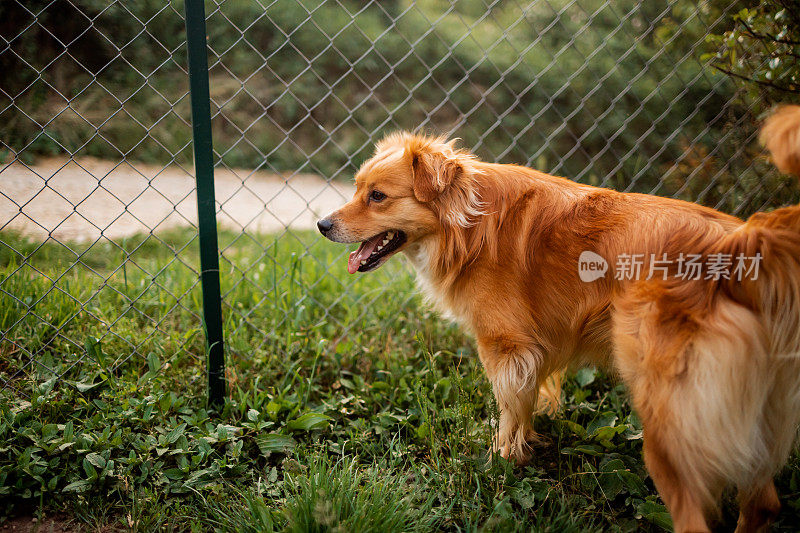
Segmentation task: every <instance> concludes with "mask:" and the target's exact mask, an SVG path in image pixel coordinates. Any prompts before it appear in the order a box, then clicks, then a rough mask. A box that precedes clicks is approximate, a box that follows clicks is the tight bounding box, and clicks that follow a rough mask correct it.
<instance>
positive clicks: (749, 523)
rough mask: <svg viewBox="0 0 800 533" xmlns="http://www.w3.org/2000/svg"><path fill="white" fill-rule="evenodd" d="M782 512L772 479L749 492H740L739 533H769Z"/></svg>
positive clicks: (737, 528)
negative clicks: (772, 524) (773, 522)
mask: <svg viewBox="0 0 800 533" xmlns="http://www.w3.org/2000/svg"><path fill="white" fill-rule="evenodd" d="M780 510H781V502H780V500H778V491H776V490H775V483H774V482H773V481H772V479H769V480H767V481H766V482H764V483H761V484H760V485H756V486H755V487H754V488H752V489H749V490H744V491H742V490H740V491H739V521H738V523H737V524H736V532H737V533H755V532H758V531H767V530H768V529H769V526H770V524H771V523H772V521H773V520H775V517H777V516H778V513H779V512H780Z"/></svg>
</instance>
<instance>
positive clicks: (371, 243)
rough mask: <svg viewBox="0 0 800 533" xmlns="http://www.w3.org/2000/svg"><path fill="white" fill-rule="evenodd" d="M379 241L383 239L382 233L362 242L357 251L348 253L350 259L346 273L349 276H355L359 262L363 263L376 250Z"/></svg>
mask: <svg viewBox="0 0 800 533" xmlns="http://www.w3.org/2000/svg"><path fill="white" fill-rule="evenodd" d="M381 239H383V233H381V234H380V235H376V236H374V237H373V238H371V239H369V240H366V241H364V242H362V243H361V246H359V247H358V250H356V251H355V252H352V253H350V258H349V259H348V260H347V271H348V272H350V273H351V274H355V273H356V272H357V271H358V267H360V266H361V261H364V260H365V259H366V258H367V257H369V256H370V254H372V252H373V251H374V250H375V248H377V246H378V243H379V242H381Z"/></svg>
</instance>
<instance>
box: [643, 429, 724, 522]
mask: <svg viewBox="0 0 800 533" xmlns="http://www.w3.org/2000/svg"><path fill="white" fill-rule="evenodd" d="M679 445H680V444H679V443H678V442H675V441H672V442H670V441H668V440H666V439H664V436H663V435H660V434H659V433H658V432H653V431H650V432H648V431H647V428H646V429H645V433H644V461H645V465H646V466H647V470H648V472H649V473H650V477H651V478H653V482H654V483H655V485H656V488H657V489H658V493H659V495H661V499H663V500H664V503H665V504H666V506H667V509H668V510H669V514H670V515H671V516H672V522H673V526H674V528H675V531H676V532H678V533H682V532H705V531H710V529H709V528H708V524H707V523H706V518H705V513H704V511H703V505H702V503H701V501H700V500H699V499H698V498H697V495H696V491H695V490H694V489H693V487H692V486H691V485H689V484H687V482H686V480H685V479H684V478H683V476H682V475H681V472H680V469H679V468H677V467H676V466H675V464H674V461H675V459H676V458H675V457H674V455H675V454H674V453H672V451H671V450H670V448H671V447H672V446H679Z"/></svg>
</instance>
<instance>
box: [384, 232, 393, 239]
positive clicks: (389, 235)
mask: <svg viewBox="0 0 800 533" xmlns="http://www.w3.org/2000/svg"><path fill="white" fill-rule="evenodd" d="M392 237H394V232H393V231H390V232H389V233H387V234H386V238H387V239H391V238H392Z"/></svg>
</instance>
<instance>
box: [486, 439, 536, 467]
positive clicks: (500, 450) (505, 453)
mask: <svg viewBox="0 0 800 533" xmlns="http://www.w3.org/2000/svg"><path fill="white" fill-rule="evenodd" d="M492 452H493V455H494V454H497V455H499V456H500V457H502V458H503V459H506V460H507V461H511V462H512V463H514V464H515V465H517V466H525V465H527V464H528V463H529V462H530V461H531V458H532V456H533V454H532V453H531V446H530V445H529V444H528V443H527V442H521V443H518V442H506V443H500V444H497V445H495V446H493V447H492Z"/></svg>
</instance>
